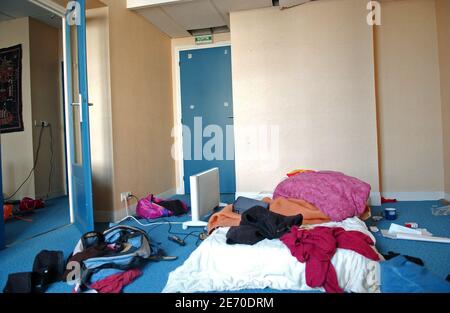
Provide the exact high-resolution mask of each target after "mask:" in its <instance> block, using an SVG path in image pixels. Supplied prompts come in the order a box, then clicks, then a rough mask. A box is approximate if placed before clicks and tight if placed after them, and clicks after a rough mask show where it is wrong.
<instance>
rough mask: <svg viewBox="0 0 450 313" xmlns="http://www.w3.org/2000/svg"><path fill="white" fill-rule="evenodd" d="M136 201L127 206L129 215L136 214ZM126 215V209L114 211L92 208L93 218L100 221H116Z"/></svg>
mask: <svg viewBox="0 0 450 313" xmlns="http://www.w3.org/2000/svg"><path fill="white" fill-rule="evenodd" d="M136 205H137V204H136V203H133V204H131V205H129V206H128V213H129V214H130V215H134V214H136ZM125 216H127V210H126V209H125V208H122V209H120V210H115V211H96V210H94V220H95V222H100V223H110V222H118V221H120V220H121V219H123V218H124V217H125Z"/></svg>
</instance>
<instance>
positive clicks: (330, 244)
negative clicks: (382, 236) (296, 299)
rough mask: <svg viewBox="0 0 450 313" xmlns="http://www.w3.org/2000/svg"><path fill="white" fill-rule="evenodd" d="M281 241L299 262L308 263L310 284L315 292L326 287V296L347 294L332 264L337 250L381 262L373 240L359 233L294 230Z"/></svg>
mask: <svg viewBox="0 0 450 313" xmlns="http://www.w3.org/2000/svg"><path fill="white" fill-rule="evenodd" d="M280 240H281V241H282V242H283V243H284V244H285V245H286V246H287V247H288V248H289V250H290V251H291V254H292V255H293V256H294V257H296V258H297V260H299V261H300V262H302V263H306V268H305V278H306V284H307V285H308V286H309V287H311V288H317V287H323V288H324V289H325V291H326V292H332V293H342V292H344V291H343V290H342V288H341V287H340V286H339V283H338V279H337V275H336V270H335V269H334V266H333V264H332V263H331V259H332V258H333V256H334V253H335V252H336V249H337V248H340V249H348V250H353V251H355V252H357V253H359V254H361V255H363V256H365V257H366V258H369V259H371V260H374V261H379V260H380V257H379V255H378V254H377V253H376V251H375V250H374V249H373V248H372V246H373V245H374V242H373V241H372V239H371V238H370V237H369V236H367V235H366V234H363V233H361V232H359V231H346V230H345V229H343V228H342V227H323V226H318V227H315V228H313V229H310V230H305V229H298V228H297V227H292V228H291V232H289V233H287V234H285V235H283V236H282V237H281V238H280Z"/></svg>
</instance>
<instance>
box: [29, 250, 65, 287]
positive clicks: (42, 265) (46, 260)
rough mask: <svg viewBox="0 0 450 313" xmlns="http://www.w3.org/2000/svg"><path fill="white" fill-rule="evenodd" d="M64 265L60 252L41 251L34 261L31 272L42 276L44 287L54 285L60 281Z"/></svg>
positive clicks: (62, 255)
mask: <svg viewBox="0 0 450 313" xmlns="http://www.w3.org/2000/svg"><path fill="white" fill-rule="evenodd" d="M64 264H65V263H64V254H63V253H62V251H48V250H42V251H41V252H39V254H38V255H36V258H35V259H34V263H33V272H34V273H38V274H40V275H42V280H43V283H44V285H48V284H52V283H56V282H58V281H61V280H62V277H63V273H64Z"/></svg>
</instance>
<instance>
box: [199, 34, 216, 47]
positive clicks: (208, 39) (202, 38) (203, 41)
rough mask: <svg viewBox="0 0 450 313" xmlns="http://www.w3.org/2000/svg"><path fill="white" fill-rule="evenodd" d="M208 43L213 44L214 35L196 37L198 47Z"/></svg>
mask: <svg viewBox="0 0 450 313" xmlns="http://www.w3.org/2000/svg"><path fill="white" fill-rule="evenodd" d="M208 43H213V35H201V36H195V44H196V45H204V44H208Z"/></svg>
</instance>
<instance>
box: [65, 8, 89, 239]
mask: <svg viewBox="0 0 450 313" xmlns="http://www.w3.org/2000/svg"><path fill="white" fill-rule="evenodd" d="M76 2H77V3H78V5H76V3H74V4H75V5H74V6H73V7H72V8H71V9H72V10H70V9H68V12H67V16H66V23H65V30H64V37H65V40H64V41H65V47H66V49H65V63H64V64H65V67H66V68H65V82H66V85H67V88H66V94H65V99H66V103H65V106H66V110H65V112H66V125H67V126H66V127H67V128H66V131H67V136H68V138H69V145H68V147H69V148H68V153H67V155H68V167H69V168H70V173H69V174H70V175H68V177H69V196H70V204H71V208H72V210H71V221H72V223H74V224H75V225H76V226H78V228H79V229H80V231H81V232H83V233H85V232H87V231H91V230H93V229H94V218H93V204H92V170H91V150H90V138H89V104H88V81H87V65H86V12H85V10H86V6H85V0H77V1H76Z"/></svg>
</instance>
